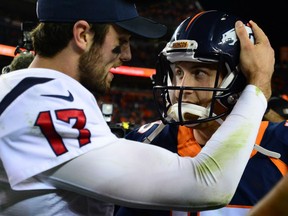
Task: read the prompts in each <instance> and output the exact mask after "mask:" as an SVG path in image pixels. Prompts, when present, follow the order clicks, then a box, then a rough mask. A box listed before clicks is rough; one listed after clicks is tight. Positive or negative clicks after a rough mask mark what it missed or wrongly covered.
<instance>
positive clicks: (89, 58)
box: [78, 45, 110, 95]
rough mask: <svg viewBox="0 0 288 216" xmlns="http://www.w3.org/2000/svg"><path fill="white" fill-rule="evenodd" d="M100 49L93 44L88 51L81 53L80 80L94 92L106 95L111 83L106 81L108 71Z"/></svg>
mask: <svg viewBox="0 0 288 216" xmlns="http://www.w3.org/2000/svg"><path fill="white" fill-rule="evenodd" d="M99 50H100V49H99V48H98V47H97V46H96V45H93V46H92V47H91V48H90V49H89V51H88V52H85V53H84V54H82V55H81V57H80V59H79V66H78V69H79V71H80V76H79V81H80V83H81V84H82V85H83V86H84V87H85V88H87V89H88V90H89V91H91V92H92V93H95V94H97V95H104V94H106V93H107V92H108V91H109V89H110V84H108V83H106V77H107V74H108V72H106V71H105V67H104V66H103V58H102V57H101V55H100V54H99V53H100V51H99Z"/></svg>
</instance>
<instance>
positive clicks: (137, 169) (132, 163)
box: [39, 26, 274, 211]
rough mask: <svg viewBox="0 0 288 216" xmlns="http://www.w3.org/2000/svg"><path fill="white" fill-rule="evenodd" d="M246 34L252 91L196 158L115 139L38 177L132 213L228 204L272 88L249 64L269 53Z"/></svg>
mask: <svg viewBox="0 0 288 216" xmlns="http://www.w3.org/2000/svg"><path fill="white" fill-rule="evenodd" d="M252 28H253V30H254V31H255V30H256V31H255V37H256V39H257V40H260V41H261V40H262V39H263V37H266V36H265V34H264V33H263V32H262V31H260V29H258V27H257V26H254V27H253V26H252ZM254 28H255V29H254ZM257 30H259V31H260V32H258V33H257ZM245 31H246V30H245V28H241V26H240V27H239V29H238V30H237V33H239V38H240V41H241V46H242V51H243V52H244V53H245V52H246V53H247V52H248V53H249V55H250V56H249V58H248V60H247V59H246V61H243V65H244V66H245V67H248V68H249V70H247V74H248V76H247V77H248V81H249V83H250V84H253V85H249V86H247V87H246V89H245V90H244V92H243V93H242V95H241V97H240V99H239V100H238V102H237V104H236V106H235V107H234V109H233V111H232V112H231V114H230V115H229V116H228V117H227V119H226V120H225V122H224V123H223V124H222V125H221V127H220V128H219V129H218V130H217V131H216V133H215V134H214V135H213V136H212V137H211V139H210V140H209V141H208V142H207V144H206V145H205V147H204V148H203V149H202V151H201V152H200V153H199V154H198V155H197V156H196V157H194V158H189V157H179V156H178V155H177V154H174V153H172V152H170V151H167V150H165V149H162V148H159V147H156V146H152V145H148V144H146V145H142V144H141V143H136V142H133V141H128V140H124V139H118V140H116V142H113V143H110V144H109V145H105V146H101V147H99V148H98V149H95V150H92V151H90V152H89V153H86V154H84V155H82V156H79V157H77V158H75V159H73V160H71V161H70V162H68V163H66V164H64V165H62V166H59V167H57V168H55V169H53V170H50V171H49V172H46V173H44V174H43V175H42V176H39V177H40V178H41V179H42V181H46V182H49V183H50V184H52V185H54V186H55V187H58V188H63V189H66V190H71V191H75V192H78V193H81V194H83V195H86V196H91V197H94V198H97V199H101V200H103V201H108V202H114V203H116V204H118V205H122V206H128V207H134V208H135V207H138V208H148V207H149V208H157V209H171V208H173V209H179V210H193V211H199V210H207V209H212V208H219V207H222V206H225V205H226V204H228V203H229V202H230V200H231V198H232V196H233V194H234V192H235V190H236V187H237V185H238V183H239V181H240V178H241V176H242V173H243V171H244V168H245V166H246V164H247V161H248V159H249V156H250V153H251V151H252V148H253V145H254V142H255V139H256V135H257V132H258V128H259V125H260V122H261V119H262V117H263V114H264V112H265V110H266V106H267V101H266V99H265V97H264V96H263V94H262V92H261V91H263V92H265V96H266V97H269V92H271V90H270V85H268V86H267V85H264V84H263V83H269V82H270V78H271V74H272V72H273V70H270V69H271V67H270V66H267V65H262V67H260V66H259V65H258V63H259V59H260V57H259V56H258V57H257V58H256V59H255V60H253V61H251V59H250V58H251V57H253V53H254V55H256V54H259V53H261V52H262V53H264V54H265V55H266V54H267V52H268V51H270V49H272V48H271V47H269V46H267V43H263V44H262V43H261V42H259V43H258V44H257V46H256V45H255V46H254V45H253V44H252V43H251V42H250V40H249V39H248V36H247V33H246V32H245ZM261 48H262V49H261ZM260 51H261V52H260ZM250 52H251V53H250ZM258 52H259V53H258ZM251 55H252V56H251ZM273 57H274V56H273ZM242 58H244V59H245V58H246V56H243V57H242ZM271 62H272V61H265V62H262V64H268V63H271ZM249 64H250V66H249ZM258 66H259V67H258ZM260 69H261V70H260ZM251 73H255V74H256V75H255V74H254V75H252V74H251ZM263 73H266V76H263ZM269 73H270V74H269ZM257 74H258V75H257ZM259 77H262V79H259ZM263 77H264V78H263ZM255 85H257V86H258V87H259V88H260V89H261V91H260V90H259V88H257V87H256V86H255ZM251 107H257V109H251ZM93 141H94V142H97V138H95V140H93ZM139 144H140V145H139ZM99 145H100V144H99ZM238 161H241V163H239V162H238Z"/></svg>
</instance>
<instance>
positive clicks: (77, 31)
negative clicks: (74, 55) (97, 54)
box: [73, 20, 94, 51]
mask: <svg viewBox="0 0 288 216" xmlns="http://www.w3.org/2000/svg"><path fill="white" fill-rule="evenodd" d="M90 29H91V27H90V25H89V23H87V22H86V21H84V20H80V21H77V22H76V23H75V24H74V27H73V38H74V43H75V45H76V47H77V49H80V50H81V51H84V50H87V49H89V47H90V46H91V44H92V42H93V36H94V33H92V32H91V31H90Z"/></svg>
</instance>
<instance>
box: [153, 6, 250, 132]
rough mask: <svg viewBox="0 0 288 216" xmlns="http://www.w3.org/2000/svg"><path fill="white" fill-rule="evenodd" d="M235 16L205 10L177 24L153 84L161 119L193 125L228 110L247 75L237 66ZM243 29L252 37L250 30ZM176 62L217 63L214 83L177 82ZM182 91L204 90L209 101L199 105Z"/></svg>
mask: <svg viewBox="0 0 288 216" xmlns="http://www.w3.org/2000/svg"><path fill="white" fill-rule="evenodd" d="M237 20H239V18H238V17H235V16H232V15H228V14H226V13H222V12H218V11H207V12H202V13H199V14H197V15H196V16H195V17H193V18H192V17H190V18H187V19H186V20H184V21H183V22H182V23H181V24H180V25H179V26H178V27H177V29H176V31H175V32H174V34H173V36H172V38H171V40H170V42H169V43H167V45H166V47H165V48H164V49H163V51H162V52H161V53H160V54H159V58H158V63H157V68H156V76H155V80H154V84H155V85H154V87H153V92H154V98H155V102H156V106H157V109H158V112H159V114H160V116H161V119H162V121H163V122H164V123H173V124H179V125H187V126H190V125H192V126H193V125H195V124H199V123H202V122H207V121H212V120H219V119H220V118H221V117H224V116H226V115H227V114H229V113H230V112H231V110H232V108H233V106H234V105H235V103H236V102H237V99H238V98H239V96H240V94H241V92H242V91H243V89H244V87H245V86H246V79H245V77H244V75H243V74H242V72H241V71H239V70H238V64H239V55H240V44H239V41H238V39H237V37H236V34H235V30H234V25H235V22H236V21H237ZM242 21H243V20H242ZM243 23H247V22H245V21H243ZM246 29H247V32H248V34H249V35H251V40H253V34H252V30H251V29H250V28H249V27H247V28H246ZM178 62H193V63H198V64H199V63H202V64H207V65H209V64H210V65H211V64H214V65H215V64H217V70H216V72H215V73H216V75H215V81H214V85H213V86H205V87H203V86H201V87H198V86H190V85H189V86H187V85H186V86H183V85H181V86H176V85H175V83H173V79H174V75H173V74H174V72H173V70H174V68H173V67H174V64H175V63H178ZM224 71H225V74H226V75H225V77H223V72H224ZM221 76H222V77H221ZM219 81H222V82H221V83H220V82H219ZM175 91H177V94H178V97H177V98H176V99H175V97H174V96H173V95H174V94H175ZM185 91H191V92H206V93H207V95H210V96H209V98H208V99H209V100H210V103H209V104H206V105H205V106H203V104H202V106H201V104H193V102H190V101H189V102H188V101H187V100H184V97H183V95H184V94H185ZM208 93H209V94H208ZM195 94H196V93H195Z"/></svg>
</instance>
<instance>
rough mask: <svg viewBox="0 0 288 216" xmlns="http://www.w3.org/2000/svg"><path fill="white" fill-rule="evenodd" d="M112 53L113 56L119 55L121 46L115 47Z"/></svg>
mask: <svg viewBox="0 0 288 216" xmlns="http://www.w3.org/2000/svg"><path fill="white" fill-rule="evenodd" d="M112 53H114V54H120V53H121V46H120V45H119V46H116V47H115V48H114V49H112Z"/></svg>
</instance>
